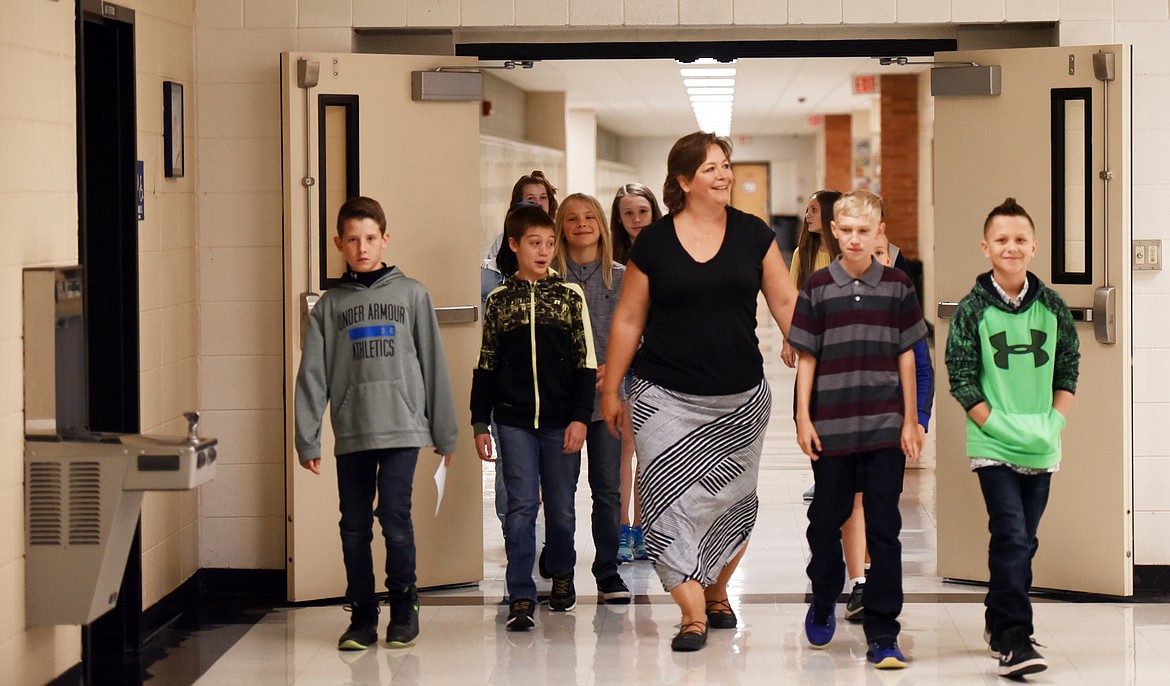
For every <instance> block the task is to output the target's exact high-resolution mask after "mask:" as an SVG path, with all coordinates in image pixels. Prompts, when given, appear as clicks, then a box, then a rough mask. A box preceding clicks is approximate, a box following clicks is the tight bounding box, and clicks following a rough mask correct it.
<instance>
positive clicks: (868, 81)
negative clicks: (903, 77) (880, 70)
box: [853, 74, 878, 95]
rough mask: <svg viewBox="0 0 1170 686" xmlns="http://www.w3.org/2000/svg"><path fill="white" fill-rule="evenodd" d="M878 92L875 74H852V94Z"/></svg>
mask: <svg viewBox="0 0 1170 686" xmlns="http://www.w3.org/2000/svg"><path fill="white" fill-rule="evenodd" d="M877 92H878V77H877V75H876V74H870V75H869V76H854V77H853V94H854V95H873V94H874V93H877Z"/></svg>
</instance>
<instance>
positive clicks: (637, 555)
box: [630, 526, 650, 560]
mask: <svg viewBox="0 0 1170 686" xmlns="http://www.w3.org/2000/svg"><path fill="white" fill-rule="evenodd" d="M630 534H631V537H632V539H631V540H632V543H633V546H634V559H635V560H649V559H650V554H649V553H647V552H646V539H645V537H644V536H643V535H642V527H640V526H635V527H634V528H632V529H630Z"/></svg>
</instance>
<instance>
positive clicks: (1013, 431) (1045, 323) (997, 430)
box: [946, 272, 1080, 469]
mask: <svg viewBox="0 0 1170 686" xmlns="http://www.w3.org/2000/svg"><path fill="white" fill-rule="evenodd" d="M1027 278H1028V292H1027V294H1026V296H1025V297H1024V301H1023V302H1022V303H1020V305H1019V307H1012V306H1011V305H1008V304H1007V303H1006V302H1004V300H1003V298H1001V297H1000V295H999V293H998V292H997V291H996V290H995V286H994V285H992V283H991V272H988V273H986V274H982V275H980V276H979V278H978V280H977V281H976V283H975V287H974V288H973V289H971V292H970V293H968V294H967V296H966V297H964V298H963V300H962V301H961V302H960V303H959V308H958V310H957V311H956V312H955V318H954V320H953V321H952V322H951V329H950V335H949V336H948V338H947V349H946V364H947V374H948V376H949V377H950V382H951V395H953V396H954V397H955V399H956V400H958V401H959V403H960V404H961V405H962V406H963V409H964V410H967V411H969V410H970V409H971V408H973V407H975V406H976V405H978V404H979V403H981V402H985V403H987V405H988V407H990V408H991V414H990V416H988V418H987V421H986V422H984V424H983V426H982V428H981V427H979V425H977V424H976V423H975V422H974V420H972V419H971V418H970V417H968V419H967V456H968V457H972V458H986V459H991V460H1000V461H1002V462H1007V463H1010V464H1014V465H1019V466H1021V467H1029V468H1032V469H1048V468H1051V467H1053V466H1055V465H1057V464H1059V463H1060V432H1061V430H1062V429H1064V424H1065V421H1064V417H1063V416H1061V414H1060V413H1059V412H1057V411H1056V410H1055V409H1053V407H1052V399H1053V395H1054V393H1055V392H1056V391H1060V390H1064V391H1068V392H1069V393H1076V388H1077V373H1078V366H1079V364H1080V352H1079V341H1078V339H1077V332H1076V328H1075V325H1074V323H1073V318H1072V313H1070V312H1069V309H1068V306H1067V305H1065V303H1064V300H1063V299H1062V298H1061V297H1060V295H1059V294H1058V293H1057V292H1056V291H1054V290H1052V289H1050V288H1048V287H1047V286H1045V285H1044V283H1043V282H1041V281H1040V279H1038V278H1037V277H1036V275H1035V274H1032V273H1031V272H1028V277H1027Z"/></svg>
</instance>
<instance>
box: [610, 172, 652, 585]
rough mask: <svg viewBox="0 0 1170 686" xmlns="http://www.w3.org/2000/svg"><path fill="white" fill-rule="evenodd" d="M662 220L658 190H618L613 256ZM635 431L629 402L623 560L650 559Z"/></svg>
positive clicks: (622, 256)
mask: <svg viewBox="0 0 1170 686" xmlns="http://www.w3.org/2000/svg"><path fill="white" fill-rule="evenodd" d="M659 219H662V210H661V209H659V207H658V199H657V198H655V197H654V193H653V192H652V191H651V190H650V189H649V188H647V187H646V186H644V185H642V184H640V183H627V184H626V185H624V186H622V187H621V188H619V189H618V191H617V195H615V196H614V198H613V207H611V208H610V220H609V225H610V226H611V227H613V259H615V260H617V261H618V262H620V263H621V264H623V265H624V264H625V263H626V262H627V261H628V260H629V257H630V248H632V247H633V245H634V241H635V240H636V239H637V238H638V234H639V233H641V232H642V229H644V228H646V227H647V226H649V225H650V224H653V223H654V222H656V221H658V220H659ZM631 375H632V373H628V374H626V377H627V378H626V379H625V380H623V382H622V389H623V390H622V400H623V401H625V400H626V397H627V396H628V394H629V386H630V378H629V377H630V376H631ZM634 452H635V449H634V430H633V427H632V426H631V424H630V408H629V404H628V403H627V404H626V412H625V418H624V420H623V423H622V459H621V467H622V469H621V477H622V484H621V495H622V517H621V531H620V533H619V534H618V552H617V557H618V561H619V562H631V561H633V560H649V559H650V556H649V555H648V554H647V553H646V542H645V536H644V535H643V533H642V505H641V503H639V502H638V493H637V483H636V480H635V479H634V469H635V466H634ZM630 501H633V503H632V504H633V506H634V519H633V521H632V522H631V521H630V505H631V502H630Z"/></svg>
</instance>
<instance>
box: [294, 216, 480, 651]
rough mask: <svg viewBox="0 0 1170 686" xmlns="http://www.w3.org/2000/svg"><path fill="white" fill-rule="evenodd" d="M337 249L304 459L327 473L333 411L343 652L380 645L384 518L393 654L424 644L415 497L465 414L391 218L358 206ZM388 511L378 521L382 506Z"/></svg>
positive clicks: (303, 372) (317, 335) (301, 435)
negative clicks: (433, 456) (337, 275)
mask: <svg viewBox="0 0 1170 686" xmlns="http://www.w3.org/2000/svg"><path fill="white" fill-rule="evenodd" d="M337 234H338V235H337V237H336V238H334V239H333V240H334V243H335V245H336V246H337V249H338V250H339V251H340V252H341V254H342V255H343V256H344V257H345V262H346V265H347V267H348V269H347V270H346V272H345V275H344V276H343V277H342V278H341V282H340V283H339V284H338V285H336V286H335V287H333V288H331V289H329V291H328V292H326V293H325V295H324V296H323V297H322V298H321V300H320V301H319V302H318V303H317V305H316V306H315V307H314V308H313V311H312V313H311V314H310V315H309V325H308V328H307V329H306V331H305V340H304V351H303V354H302V356H301V366H300V371H299V372H298V373H297V387H296V449H297V455H298V457H299V458H300V462H301V466H303V467H304V468H305V469H308V470H309V471H311V472H313V473H314V474H320V473H321V418H322V415H323V414H324V412H325V405H326V403H329V404H330V406H331V409H330V420H331V421H332V424H333V433H334V435H335V436H336V448H335V452H336V455H337V490H338V496H339V501H340V509H341V549H342V555H343V557H344V560H345V576H346V590H345V600H346V602H347V603H348V607H347V609H349V610H351V612H352V617H351V621H350V625H349V628H348V629H347V630H346V632H345V633H344V634H342V635H341V638H340V639H338V642H337V647H338V649H340V650H365V649H366V648H367V647H369V646H370V645H373V644H374V643H376V642H377V640H378V600H377V597H376V595H375V593H374V565H373V556H372V553H371V549H370V544H371V542H372V541H373V526H374V515H375V514H377V516H378V521H379V522H380V523H381V525H382V534H383V536H384V537H385V539H386V588H387V590H388V591H389V601H390V624H389V626H388V627H387V630H386V642H387V643H388V644H389V645H390V646H391V647H403V646H406V645H409V644H410V643H412V642H413V641H414V639H415V638H416V637H417V636H418V592H417V590H416V588H415V548H414V527H413V524H412V522H411V518H410V498H411V489H412V485H413V482H414V468H415V464H416V462H417V461H418V453H419V447H420V446H424V445H432V446H435V452H436V453H438V454H439V455H442V456H443V460H444V461H449V460H450V459H451V454H452V453H453V452H455V440H456V433H457V431H456V420H455V405H454V403H453V402H452V400H451V388H450V384H449V382H448V377H447V363H446V359H445V358H444V356H443V342H442V339H441V338H440V337H439V325H438V322H437V321H436V319H435V310H434V307H433V306H432V305H431V297H430V294H429V293H427V290H426V288H424V287H423V286H422V284H420V283H418V282H417V281H415V280H413V279H410V278H407V277H406V276H404V275H403V273H402V272H401V271H399V269H398V268H397V267H393V266H390V267H387V266H386V265H385V264H384V263H383V262H382V250H383V249H385V247H386V246H387V244H389V242H390V236H389V235H388V234H387V233H386V215H385V213H384V212H383V211H382V207H381V205H379V204H378V202H377V201H376V200H372V199H370V198H364V197H357V198H351V199H349V200H347V201H346V202H345V204H344V205H342V206H341V209H340V210H339V211H338V214H337ZM375 493H376V494H377V497H378V508H377V511H375V510H374V495H375Z"/></svg>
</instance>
